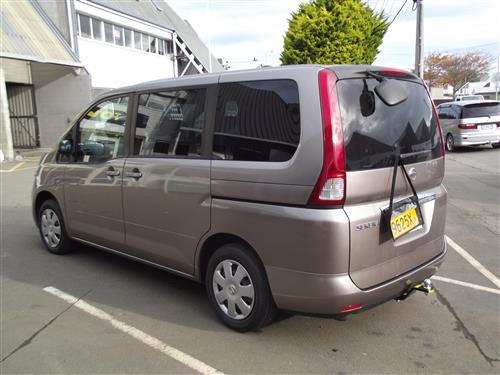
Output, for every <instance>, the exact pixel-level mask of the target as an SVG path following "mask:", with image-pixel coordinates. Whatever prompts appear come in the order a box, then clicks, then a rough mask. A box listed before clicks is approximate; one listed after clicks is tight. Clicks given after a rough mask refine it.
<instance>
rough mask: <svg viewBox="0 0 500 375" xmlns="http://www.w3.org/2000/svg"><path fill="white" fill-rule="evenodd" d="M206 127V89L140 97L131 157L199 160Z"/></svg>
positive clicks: (164, 92)
mask: <svg viewBox="0 0 500 375" xmlns="http://www.w3.org/2000/svg"><path fill="white" fill-rule="evenodd" d="M204 126H205V89H191V90H176V91H162V92H156V93H150V94H141V95H139V108H138V110H137V119H136V126H135V138H134V155H139V156H149V157H165V156H169V155H175V156H187V157H199V156H201V155H202V148H201V145H202V134H203V128H204Z"/></svg>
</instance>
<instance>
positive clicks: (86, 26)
mask: <svg viewBox="0 0 500 375" xmlns="http://www.w3.org/2000/svg"><path fill="white" fill-rule="evenodd" d="M78 21H79V24H80V36H83V37H85V38H92V31H91V29H90V17H88V16H84V15H83V14H80V15H79V17H78Z"/></svg>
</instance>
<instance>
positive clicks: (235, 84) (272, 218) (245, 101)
mask: <svg viewBox="0 0 500 375" xmlns="http://www.w3.org/2000/svg"><path fill="white" fill-rule="evenodd" d="M443 175H444V142H443V135H442V132H441V128H440V125H439V121H438V118H437V115H436V112H435V109H434V107H433V103H432V101H431V99H430V97H429V94H428V91H427V89H426V87H425V85H424V83H423V82H422V80H421V79H419V78H418V77H416V76H415V75H413V74H411V73H407V72H404V71H400V70H394V69H385V68H380V67H375V66H364V65H339V66H320V65H304V66H300V65H298V66H285V67H279V68H269V69H259V70H251V71H235V72H225V73H221V74H206V75H199V76H189V77H183V78H177V79H169V80H160V81H154V82H149V83H144V84H139V85H136V86H132V87H126V88H122V89H117V90H114V91H111V92H109V93H107V94H106V95H105V96H103V97H101V98H99V99H97V100H95V101H94V102H93V103H92V104H91V105H90V106H89V107H88V108H87V109H85V110H83V111H82V112H81V113H80V114H79V115H78V116H77V117H76V118H75V120H74V122H73V123H72V124H71V127H70V128H69V129H68V131H67V132H66V133H65V134H64V135H63V137H62V138H61V140H60V143H59V144H58V145H57V147H56V148H55V149H54V150H53V151H52V152H50V153H48V154H47V155H46V156H45V157H43V158H42V160H41V162H40V166H39V168H38V170H37V173H36V179H35V185H34V189H33V213H34V217H35V221H36V223H37V226H38V228H39V230H40V234H41V237H42V241H43V243H44V244H45V246H46V247H47V249H48V250H49V251H51V252H53V253H55V254H64V253H67V252H69V251H71V250H72V249H73V246H74V242H75V241H77V242H81V243H84V244H89V245H92V246H95V247H98V248H100V249H103V250H106V251H109V252H112V253H115V254H118V255H122V256H125V257H128V258H130V259H133V260H137V261H140V262H144V263H146V264H149V265H152V266H155V267H159V268H161V269H164V270H167V271H169V272H173V273H175V274H178V275H180V276H183V277H186V278H189V279H193V280H197V281H200V282H202V283H204V284H205V286H206V291H207V294H208V299H209V301H210V304H211V305H212V307H213V309H214V311H215V314H216V315H217V316H218V317H219V318H220V319H221V320H222V322H224V323H225V324H226V325H227V326H229V327H231V328H233V329H235V330H239V331H248V330H253V329H257V328H258V327H260V326H263V325H264V324H266V323H268V322H270V321H272V319H273V317H274V316H275V314H276V312H277V310H278V309H284V310H290V311H297V312H303V313H313V314H326V315H338V314H347V313H351V312H354V311H361V310H364V309H367V308H369V307H372V306H375V305H377V304H380V303H381V302H384V301H388V300H391V299H404V298H406V297H407V296H408V295H410V294H411V293H412V292H413V291H415V290H421V291H424V292H429V291H430V289H431V284H430V282H429V280H428V279H429V278H430V277H431V276H432V275H433V274H434V273H435V272H436V270H437V268H438V266H439V265H440V264H441V263H442V261H443V258H444V256H445V252H446V242H445V237H444V228H445V216H446V197H447V193H446V190H445V188H444V187H443V185H442V184H441V183H442V180H443Z"/></svg>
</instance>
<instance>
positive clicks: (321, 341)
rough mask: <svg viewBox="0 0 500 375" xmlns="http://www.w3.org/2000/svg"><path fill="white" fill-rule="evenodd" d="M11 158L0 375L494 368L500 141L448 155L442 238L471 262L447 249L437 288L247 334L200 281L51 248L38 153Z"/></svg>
mask: <svg viewBox="0 0 500 375" xmlns="http://www.w3.org/2000/svg"><path fill="white" fill-rule="evenodd" d="M19 164H20V163H2V164H0V169H1V170H3V172H1V173H0V187H1V193H0V205H1V211H0V221H1V232H0V235H1V239H0V241H1V242H0V245H1V253H0V260H1V269H0V283H1V284H0V313H1V316H0V324H1V326H0V331H1V333H0V361H1V362H0V373H5V374H8V373H37V374H40V373H86V374H90V373H92V374H102V373H120V374H124V373H134V374H135V373H141V374H152V373H195V372H197V371H198V372H211V371H213V372H215V371H219V372H223V373H245V374H248V373H301V374H303V373H397V374H400V373H449V374H455V373H476V374H477V373H481V374H486V373H491V374H498V373H499V372H500V362H499V358H500V319H499V316H500V288H499V287H498V286H497V285H496V284H495V280H498V278H499V277H500V257H499V253H500V251H499V249H500V230H499V208H500V180H499V176H500V150H492V149H490V148H486V147H485V148H481V149H474V150H462V151H459V152H456V153H452V154H447V158H446V176H445V186H446V187H447V189H448V192H449V204H448V217H447V235H448V237H449V238H450V239H451V240H452V241H453V242H454V243H455V244H457V246H459V247H460V249H462V250H464V251H465V252H466V253H467V254H469V256H470V257H472V258H473V259H474V260H475V261H476V262H477V263H474V262H472V263H474V264H471V262H470V259H469V261H468V260H467V259H466V258H465V257H464V254H463V252H462V253H461V252H460V250H457V249H454V248H453V247H451V246H450V248H449V252H448V256H447V259H446V261H445V263H444V265H443V267H442V268H441V269H440V271H439V272H438V276H440V277H441V279H440V280H436V281H435V285H436V288H437V293H435V294H431V295H429V296H425V295H424V294H423V293H416V294H414V295H413V296H411V297H410V298H409V299H407V300H406V301H403V302H395V301H391V302H388V303H386V304H383V305H380V306H378V307H376V308H374V309H371V310H368V311H365V312H363V313H361V314H355V315H350V316H348V317H347V318H346V319H345V320H335V319H324V318H317V317H309V316H302V315H293V314H289V313H282V314H281V315H280V317H279V320H278V321H277V322H275V323H274V324H272V325H270V326H268V327H265V328H263V329H262V330H260V331H258V332H251V333H246V334H240V333H236V332H233V331H231V330H229V329H227V328H225V327H224V326H223V325H221V324H220V323H219V322H218V321H217V319H216V317H215V315H214V314H213V313H212V311H211V309H210V307H209V305H208V301H207V299H206V297H205V292H204V288H203V286H201V285H199V284H197V283H194V282H192V281H188V280H185V279H182V278H180V277H177V276H173V275H170V274H168V273H165V272H162V271H159V270H157V269H153V268H150V267H147V266H145V265H142V264H138V263H134V262H132V261H129V260H126V259H123V258H120V257H117V256H114V255H111V254H107V253H104V252H101V251H99V250H95V249H92V248H89V247H85V246H79V247H78V249H77V250H76V252H75V253H73V254H70V255H67V256H55V255H52V254H49V253H48V252H47V251H46V250H45V249H44V247H43V245H42V243H41V241H40V239H39V235H38V232H37V230H36V227H35V225H34V223H33V220H32V216H31V197H30V193H31V185H32V183H33V174H34V172H35V167H36V162H34V161H31V160H25V161H24V163H23V164H22V165H19ZM478 264H479V265H480V266H481V267H483V268H481V267H479V266H478ZM488 272H489V274H488ZM488 275H490V276H489V277H488ZM495 278H496V279H495ZM460 283H462V284H461V285H458V284H460ZM47 287H53V288H56V290H60V291H61V292H64V293H66V294H68V295H70V296H72V297H71V298H74V299H73V300H71V298H69V297H68V298H69V299H66V300H64V299H63V298H61V297H60V296H59V297H58V296H57V295H54V294H53V293H49V292H47V290H48V289H47ZM44 289H45V290H44ZM199 366H205V367H199ZM197 369H198V370H197ZM200 369H201V370H200Z"/></svg>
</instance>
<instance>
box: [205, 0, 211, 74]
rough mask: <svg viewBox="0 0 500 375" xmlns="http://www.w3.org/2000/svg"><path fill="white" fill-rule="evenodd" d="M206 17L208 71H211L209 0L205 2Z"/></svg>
mask: <svg viewBox="0 0 500 375" xmlns="http://www.w3.org/2000/svg"><path fill="white" fill-rule="evenodd" d="M205 13H206V19H207V20H208V24H209V27H208V72H209V73H212V29H211V28H210V22H211V19H210V0H206V2H205Z"/></svg>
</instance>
